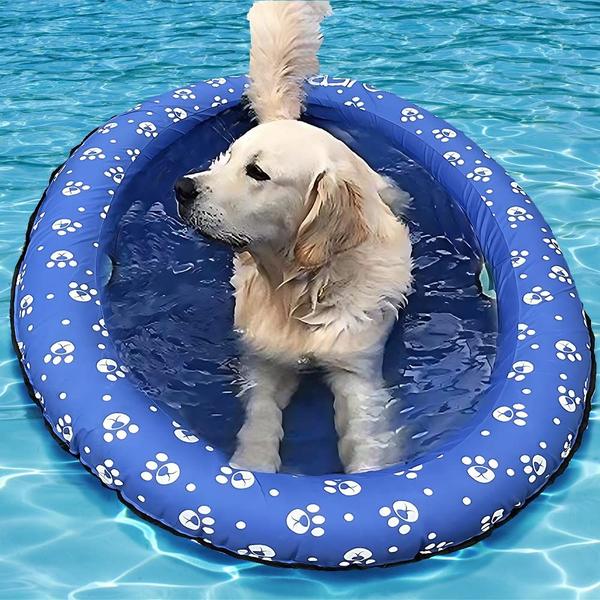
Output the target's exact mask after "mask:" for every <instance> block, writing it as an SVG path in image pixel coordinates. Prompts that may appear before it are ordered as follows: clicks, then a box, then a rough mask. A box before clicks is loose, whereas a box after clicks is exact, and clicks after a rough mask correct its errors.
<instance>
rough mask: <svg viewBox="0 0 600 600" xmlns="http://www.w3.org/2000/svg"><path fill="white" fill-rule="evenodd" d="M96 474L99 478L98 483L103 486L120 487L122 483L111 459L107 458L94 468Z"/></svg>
mask: <svg viewBox="0 0 600 600" xmlns="http://www.w3.org/2000/svg"><path fill="white" fill-rule="evenodd" d="M96 473H98V477H100V481H102V483H104V484H105V485H109V486H112V485H114V486H117V487H120V486H122V485H123V482H122V481H121V480H120V479H119V477H120V475H121V473H120V472H119V469H117V468H116V467H115V463H114V461H113V460H112V459H110V458H107V459H106V460H105V461H104V462H102V464H99V465H97V466H96Z"/></svg>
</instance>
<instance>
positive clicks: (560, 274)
mask: <svg viewBox="0 0 600 600" xmlns="http://www.w3.org/2000/svg"><path fill="white" fill-rule="evenodd" d="M548 277H550V279H556V280H557V281H560V283H567V284H569V285H571V284H572V283H573V280H572V279H571V276H570V275H569V271H567V270H566V269H564V268H563V267H560V266H558V265H555V266H553V267H552V268H551V269H550V273H548Z"/></svg>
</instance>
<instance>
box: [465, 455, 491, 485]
mask: <svg viewBox="0 0 600 600" xmlns="http://www.w3.org/2000/svg"><path fill="white" fill-rule="evenodd" d="M462 463H463V465H466V466H467V474H468V475H469V477H470V478H471V479H474V480H475V481H477V483H490V482H492V481H493V480H494V478H495V477H496V473H495V472H494V471H495V470H496V469H497V468H498V461H497V460H496V459H495V458H490V459H489V460H486V459H485V458H484V457H483V456H476V457H475V459H472V458H471V457H470V456H463V457H462ZM473 463H474V464H473Z"/></svg>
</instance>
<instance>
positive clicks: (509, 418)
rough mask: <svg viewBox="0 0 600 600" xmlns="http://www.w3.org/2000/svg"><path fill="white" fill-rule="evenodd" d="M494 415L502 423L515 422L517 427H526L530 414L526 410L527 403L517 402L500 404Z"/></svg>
mask: <svg viewBox="0 0 600 600" xmlns="http://www.w3.org/2000/svg"><path fill="white" fill-rule="evenodd" d="M492 416H493V417H494V419H496V421H500V422H501V423H514V424H515V425H516V426H517V427H524V426H525V425H527V417H528V416H529V415H528V414H527V413H526V412H525V405H524V404H520V403H517V404H513V405H512V406H499V407H498V408H497V409H495V410H494V412H493V413H492Z"/></svg>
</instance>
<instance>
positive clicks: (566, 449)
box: [560, 433, 573, 458]
mask: <svg viewBox="0 0 600 600" xmlns="http://www.w3.org/2000/svg"><path fill="white" fill-rule="evenodd" d="M572 450H573V434H572V433H569V435H568V436H567V439H566V440H565V443H564V444H563V449H562V452H561V453H560V457H561V458H567V456H569V454H571V451H572Z"/></svg>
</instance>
